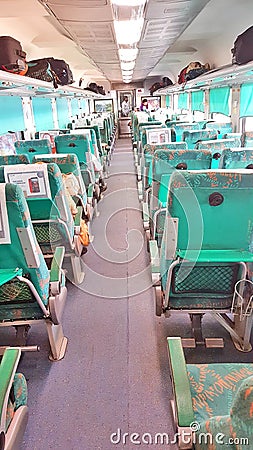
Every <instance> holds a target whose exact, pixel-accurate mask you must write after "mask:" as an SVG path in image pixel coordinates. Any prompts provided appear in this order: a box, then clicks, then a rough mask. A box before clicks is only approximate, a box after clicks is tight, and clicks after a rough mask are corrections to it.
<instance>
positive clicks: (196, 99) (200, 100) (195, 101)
mask: <svg viewBox="0 0 253 450" xmlns="http://www.w3.org/2000/svg"><path fill="white" fill-rule="evenodd" d="M191 110H192V111H202V112H204V111H205V101H204V91H195V92H192V94H191Z"/></svg>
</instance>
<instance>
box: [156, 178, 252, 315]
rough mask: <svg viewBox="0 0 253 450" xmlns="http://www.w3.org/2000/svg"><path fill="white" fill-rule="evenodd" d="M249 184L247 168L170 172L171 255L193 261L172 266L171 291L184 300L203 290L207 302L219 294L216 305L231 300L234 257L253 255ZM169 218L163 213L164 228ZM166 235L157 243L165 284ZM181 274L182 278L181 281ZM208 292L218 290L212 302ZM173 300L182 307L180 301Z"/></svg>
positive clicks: (241, 258) (243, 258)
mask: <svg viewBox="0 0 253 450" xmlns="http://www.w3.org/2000/svg"><path fill="white" fill-rule="evenodd" d="M252 187H253V173H251V171H247V170H239V171H230V172H225V171H222V170H216V171H195V172H193V171H192V172H187V171H181V172H179V171H177V172H174V173H173V174H172V176H171V179H170V185H169V194H168V202H167V217H168V218H169V217H173V218H178V236H177V245H176V250H175V258H176V257H177V256H179V257H180V258H186V259H187V260H188V261H191V269H190V270H189V267H187V264H184V266H185V267H184V268H183V269H182V270H181V273H180V274H179V273H178V268H176V269H175V271H174V277H173V278H174V285H173V283H172V295H175V296H176V295H178V296H180V295H181V296H183V297H184V300H185V298H186V297H188V298H189V297H194V295H195V297H200V295H201V304H202V305H203V303H205V300H207V305H208V306H209V307H214V305H215V304H217V302H216V300H217V297H219V296H220V297H221V302H220V304H219V307H228V305H229V304H231V301H232V293H233V287H234V283H235V281H237V279H238V277H240V273H239V266H238V264H237V263H238V262H240V261H251V260H253V258H252V233H253V196H252ZM245 205H247V208H245ZM168 220H169V219H168ZM168 223H169V222H167V219H166V222H165V224H166V226H165V229H166V227H167V226H168ZM238 230H240V233H238ZM166 235H167V233H166V232H165V233H164V234H163V240H162V249H161V272H162V275H163V278H162V284H163V287H164V288H165V285H166V280H167V271H168V268H169V266H170V264H171V260H168V259H167V256H166V255H167V251H166V248H167V244H166ZM195 263H196V265H195V266H194V268H193V269H192V264H195ZM178 267H182V266H178ZM179 270H180V269H179ZM184 271H185V274H186V275H184ZM187 271H189V275H187V273H188V272H187ZM180 276H181V277H182V278H183V281H182V283H181V284H180V281H179V278H180ZM190 292H191V293H192V294H190ZM196 292H198V294H196ZM193 293H195V294H194V295H193ZM210 293H211V294H210ZM209 294H210V295H209ZM212 296H216V300H215V302H216V303H213V301H211V300H210V297H212ZM223 297H225V300H224V302H223ZM195 300H196V298H195V299H193V300H192V302H193V303H191V307H193V305H194V304H195V307H196V301H195ZM199 304H200V303H199ZM184 305H185V303H184ZM174 306H176V307H185V306H183V305H182V303H181V304H180V302H178V303H176V304H175V305H174Z"/></svg>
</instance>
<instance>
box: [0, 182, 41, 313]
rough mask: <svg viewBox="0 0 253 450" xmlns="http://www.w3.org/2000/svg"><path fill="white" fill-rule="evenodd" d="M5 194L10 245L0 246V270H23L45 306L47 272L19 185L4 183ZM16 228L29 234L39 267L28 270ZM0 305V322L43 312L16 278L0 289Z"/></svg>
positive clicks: (25, 287)
mask: <svg viewBox="0 0 253 450" xmlns="http://www.w3.org/2000/svg"><path fill="white" fill-rule="evenodd" d="M5 195H6V205H7V213H8V218H9V227H10V238H11V243H10V244H2V243H1V244H0V271H2V270H4V271H6V270H7V269H8V270H10V269H13V268H16V267H18V268H20V269H22V270H23V276H25V277H28V278H29V280H30V281H31V282H32V283H33V285H34V287H35V289H36V290H37V292H38V294H39V297H40V298H41V299H42V301H43V303H44V305H47V302H48V293H49V271H48V268H47V265H46V263H45V260H44V258H43V255H42V253H41V250H40V248H39V246H38V244H37V241H36V238H35V233H34V230H33V227H32V222H31V218H30V214H29V210H28V206H27V203H26V201H25V198H24V194H23V192H22V190H21V188H20V187H19V186H16V185H12V184H6V185H5ZM10 218H11V220H10ZM17 229H25V230H28V232H29V233H30V236H31V240H32V242H33V246H34V248H35V249H36V252H37V255H38V261H39V264H38V267H29V265H28V263H27V260H26V257H25V255H24V252H23V248H22V245H21V241H20V238H19V235H18V231H17ZM0 303H1V308H0V321H3V320H4V321H6V320H13V319H17V318H19V319H21V318H23V319H24V318H26V319H31V318H42V317H43V313H42V310H41V309H40V307H39V305H38V303H37V302H36V301H35V299H34V297H33V295H31V292H30V290H29V289H27V285H25V284H24V283H22V282H20V281H18V280H17V279H16V278H13V279H12V280H10V281H8V282H7V283H6V284H4V285H2V286H1V290H0Z"/></svg>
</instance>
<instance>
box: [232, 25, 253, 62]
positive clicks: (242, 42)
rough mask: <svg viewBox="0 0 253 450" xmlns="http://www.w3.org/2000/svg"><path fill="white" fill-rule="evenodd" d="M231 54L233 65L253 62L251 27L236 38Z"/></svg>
mask: <svg viewBox="0 0 253 450" xmlns="http://www.w3.org/2000/svg"><path fill="white" fill-rule="evenodd" d="M231 52H232V55H233V57H232V63H233V64H246V63H247V62H249V61H253V26H252V27H250V28H248V29H247V30H245V31H244V32H243V33H242V34H239V36H237V38H236V40H235V42H234V47H233V48H232V49H231Z"/></svg>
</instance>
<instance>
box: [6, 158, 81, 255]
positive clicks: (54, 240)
mask: <svg viewBox="0 0 253 450" xmlns="http://www.w3.org/2000/svg"><path fill="white" fill-rule="evenodd" d="M24 170H25V166H24V168H23V169H22V165H21V166H20V171H21V172H22V171H24ZM47 171H48V178H49V185H50V192H51V197H52V198H41V197H36V198H28V199H27V203H28V206H29V212H30V215H31V218H32V221H33V228H34V231H35V234H36V239H37V241H38V243H39V245H40V246H41V249H42V252H43V254H52V253H54V251H55V248H56V247H57V246H59V245H65V246H66V249H67V250H70V249H71V247H72V241H73V239H74V222H73V217H72V214H71V211H70V208H69V205H68V203H67V200H66V197H65V191H64V187H63V182H62V175H61V171H60V169H59V167H58V166H57V165H56V164H54V163H49V164H47ZM4 181H5V180H4V172H3V167H0V183H3V182H4ZM50 220H51V221H52V220H53V222H50ZM35 221H40V223H36V222H35ZM43 221H45V223H43Z"/></svg>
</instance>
